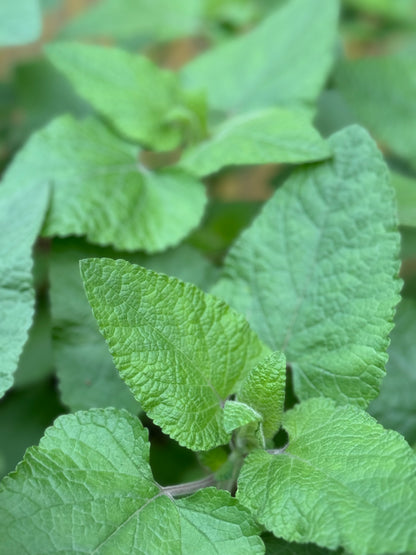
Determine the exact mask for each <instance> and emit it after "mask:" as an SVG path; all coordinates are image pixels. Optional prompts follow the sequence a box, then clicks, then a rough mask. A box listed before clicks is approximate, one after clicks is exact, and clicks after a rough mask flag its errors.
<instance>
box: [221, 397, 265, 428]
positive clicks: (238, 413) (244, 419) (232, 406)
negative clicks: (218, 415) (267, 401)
mask: <svg viewBox="0 0 416 555" xmlns="http://www.w3.org/2000/svg"><path fill="white" fill-rule="evenodd" d="M261 421H262V417H261V414H259V413H258V412H256V411H255V410H254V409H253V408H252V407H250V406H248V405H246V404H245V403H240V402H238V401H226V402H225V405H224V428H225V431H226V432H227V433H231V432H233V431H234V430H236V429H237V428H241V427H242V426H247V424H252V423H256V422H261Z"/></svg>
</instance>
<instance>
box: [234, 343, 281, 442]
mask: <svg viewBox="0 0 416 555" xmlns="http://www.w3.org/2000/svg"><path fill="white" fill-rule="evenodd" d="M285 384H286V359H285V357H284V355H283V354H282V353H280V352H279V351H276V352H274V353H272V354H271V355H270V356H268V357H267V358H266V359H264V360H262V361H261V362H259V364H257V366H255V367H254V368H253V369H252V370H250V372H249V373H248V375H247V376H246V378H245V379H244V381H243V382H242V384H241V387H240V389H239V391H238V394H237V399H238V400H239V401H241V402H242V403H246V404H247V405H250V407H253V409H255V410H256V411H257V412H258V413H260V414H261V415H262V417H263V433H264V437H265V438H266V439H272V438H273V436H274V434H275V433H276V432H277V430H278V429H279V427H280V423H281V421H282V415H283V408H284V402H285Z"/></svg>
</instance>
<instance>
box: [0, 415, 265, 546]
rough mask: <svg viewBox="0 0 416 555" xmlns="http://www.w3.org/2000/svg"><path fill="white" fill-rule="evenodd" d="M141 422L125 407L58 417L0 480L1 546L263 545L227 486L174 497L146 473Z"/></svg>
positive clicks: (145, 441)
mask: <svg viewBox="0 0 416 555" xmlns="http://www.w3.org/2000/svg"><path fill="white" fill-rule="evenodd" d="M149 447H150V445H149V443H148V439H147V430H145V429H144V428H143V427H142V425H141V423H140V421H139V420H138V419H137V418H134V417H133V416H132V415H130V414H129V413H127V412H125V411H118V410H116V409H105V410H103V409H95V410H91V411H89V412H79V413H76V414H74V415H67V416H61V417H60V418H58V419H57V420H56V422H55V425H54V426H53V427H52V428H49V429H48V430H47V432H46V434H45V436H44V437H43V439H42V440H41V442H40V444H39V447H33V448H31V449H29V450H28V451H27V453H26V456H25V459H24V461H23V462H22V463H21V464H20V465H19V466H18V467H17V469H16V471H15V472H14V473H12V474H11V475H10V476H9V477H6V478H5V479H4V480H3V481H2V484H1V486H0V531H1V538H2V549H4V550H5V552H7V553H23V552H26V553H29V552H30V553H31V554H33V555H37V554H39V555H44V554H45V553H58V552H59V553H63V552H65V553H73V552H83V553H118V554H120V555H122V554H126V555H127V554H130V553H149V554H150V553H178V554H188V553H200V554H201V555H202V554H205V553H207V554H208V553H213V554H214V553H218V549H219V550H220V551H221V552H224V553H232V554H235V555H237V554H241V553H244V554H247V555H248V554H251V553H264V546H263V543H262V541H261V539H260V538H259V537H258V536H257V528H256V526H255V525H254V523H253V522H252V519H251V517H250V515H249V513H248V511H246V510H245V509H244V508H242V507H241V506H239V504H238V503H237V501H236V500H235V499H234V498H232V497H231V496H230V494H229V493H228V492H225V491H218V490H216V489H214V488H208V489H204V490H201V491H199V492H198V493H196V494H194V495H193V496H191V497H188V498H185V499H180V500H177V501H176V500H174V499H172V497H170V496H168V495H167V494H166V492H165V490H164V489H163V488H161V487H160V486H159V485H158V484H156V482H155V481H154V479H153V476H152V472H151V469H150V466H149Z"/></svg>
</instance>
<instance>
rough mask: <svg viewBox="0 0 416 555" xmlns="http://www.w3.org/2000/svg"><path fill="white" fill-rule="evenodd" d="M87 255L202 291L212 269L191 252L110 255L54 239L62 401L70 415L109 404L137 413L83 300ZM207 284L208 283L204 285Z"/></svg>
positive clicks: (54, 308)
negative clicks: (127, 264) (176, 279)
mask: <svg viewBox="0 0 416 555" xmlns="http://www.w3.org/2000/svg"><path fill="white" fill-rule="evenodd" d="M92 256H105V257H109V258H119V257H120V256H122V257H123V258H126V257H127V258H128V259H129V260H130V261H131V262H136V263H140V264H142V265H143V266H147V267H151V268H153V269H156V270H158V271H163V272H165V273H167V274H172V275H176V276H177V277H180V278H182V279H186V280H187V281H192V282H193V283H196V284H198V285H199V286H200V287H207V286H208V285H209V283H212V281H213V280H214V279H215V274H214V273H213V268H212V267H211V266H210V264H209V263H208V262H207V261H206V260H205V259H204V258H202V257H201V256H200V255H199V254H198V252H197V251H195V249H192V248H191V247H186V246H181V247H178V248H177V249H174V250H172V251H168V252H165V253H162V254H160V255H153V256H145V255H139V254H135V255H132V254H128V253H120V252H115V251H113V250H111V249H108V248H106V249H103V248H97V247H93V246H91V245H87V244H86V243H85V242H83V241H81V240H68V239H67V240H55V241H54V242H53V245H52V253H51V261H50V284H51V287H50V299H51V308H52V316H53V348H54V358H55V364H56V368H57V374H58V379H59V389H60V391H61V395H62V401H63V402H64V403H65V404H66V405H67V406H68V407H70V409H71V410H72V411H75V410H80V409H88V408H91V407H107V406H113V407H118V408H125V409H128V410H130V411H131V412H136V413H137V411H138V405H137V403H136V401H135V400H134V398H133V396H132V394H131V392H130V391H129V390H128V388H127V386H126V385H125V384H124V383H123V381H122V380H121V379H120V376H119V374H118V372H117V370H116V369H115V367H114V363H113V360H112V358H111V356H110V353H109V351H108V346H107V344H106V342H105V340H104V338H103V337H102V335H101V334H100V332H99V330H98V326H97V323H96V321H95V320H94V317H93V316H92V313H91V307H90V306H89V304H88V301H87V298H86V296H85V291H84V288H83V286H82V280H81V276H80V274H79V261H80V260H81V259H82V258H88V257H92ZM209 280H211V281H209Z"/></svg>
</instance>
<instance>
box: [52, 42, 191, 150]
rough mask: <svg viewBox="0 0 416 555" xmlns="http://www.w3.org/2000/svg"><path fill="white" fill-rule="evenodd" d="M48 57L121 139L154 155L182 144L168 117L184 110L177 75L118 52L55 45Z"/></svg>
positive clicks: (146, 60)
mask: <svg viewBox="0 0 416 555" xmlns="http://www.w3.org/2000/svg"><path fill="white" fill-rule="evenodd" d="M46 52H47V55H48V57H49V59H50V60H51V62H52V63H53V64H54V65H55V66H56V67H57V68H58V69H59V70H60V71H62V72H63V73H64V75H65V76H66V77H67V78H68V79H69V80H70V82H71V83H72V85H73V86H74V88H75V89H76V91H77V92H78V94H80V95H81V96H82V97H83V98H85V99H86V100H88V102H90V103H91V104H92V105H93V106H94V108H95V109H96V110H97V111H98V112H100V113H101V114H103V115H104V116H106V117H107V118H108V119H109V120H110V121H111V123H112V124H113V125H114V126H115V127H116V128H117V129H118V131H120V132H121V133H122V134H123V135H125V136H126V137H128V138H129V139H132V140H135V141H139V142H143V143H144V144H145V145H147V146H149V147H152V148H154V149H157V150H169V149H172V148H175V147H176V146H177V145H178V144H179V143H180V141H181V139H182V132H181V128H180V126H178V125H176V124H175V120H173V121H172V119H171V113H172V112H173V110H185V111H187V106H186V100H185V96H184V94H183V92H182V90H181V88H180V86H179V82H178V80H177V77H176V75H175V74H173V73H171V72H169V71H166V70H162V69H160V68H158V67H157V66H155V65H154V64H153V63H152V62H151V61H150V60H149V59H148V58H145V57H144V56H139V55H133V54H129V53H128V52H125V51H124V50H119V49H117V48H107V47H103V46H95V45H92V44H81V43H56V44H52V45H49V46H48V47H47V50H46ZM176 123H177V122H176Z"/></svg>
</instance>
